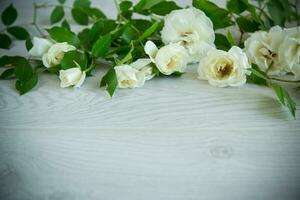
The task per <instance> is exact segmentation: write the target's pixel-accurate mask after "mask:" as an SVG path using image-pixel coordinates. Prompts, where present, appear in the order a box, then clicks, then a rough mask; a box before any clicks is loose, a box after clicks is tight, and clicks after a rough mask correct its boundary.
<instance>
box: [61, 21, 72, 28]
mask: <svg viewBox="0 0 300 200" xmlns="http://www.w3.org/2000/svg"><path fill="white" fill-rule="evenodd" d="M61 27H63V28H65V29H67V30H69V31H71V27H70V24H69V23H68V22H67V20H64V21H63V22H62V23H61Z"/></svg>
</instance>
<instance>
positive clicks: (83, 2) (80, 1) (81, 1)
mask: <svg viewBox="0 0 300 200" xmlns="http://www.w3.org/2000/svg"><path fill="white" fill-rule="evenodd" d="M90 5H91V2H90V1H89V0H75V1H74V3H73V7H75V8H81V9H87V8H89V7H90Z"/></svg>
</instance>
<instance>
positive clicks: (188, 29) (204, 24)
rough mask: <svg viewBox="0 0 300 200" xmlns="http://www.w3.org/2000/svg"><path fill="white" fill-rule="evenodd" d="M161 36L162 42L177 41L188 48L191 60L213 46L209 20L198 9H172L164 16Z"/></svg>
mask: <svg viewBox="0 0 300 200" xmlns="http://www.w3.org/2000/svg"><path fill="white" fill-rule="evenodd" d="M164 20H165V23H164V27H163V29H162V31H161V38H162V41H163V42H164V44H170V43H179V44H180V45H182V46H183V47H185V48H186V49H187V50H188V53H189V54H190V56H191V58H192V59H191V61H198V60H199V58H201V57H202V56H203V55H205V54H206V52H207V48H209V49H210V48H211V47H214V40H215V33H214V30H213V23H212V22H211V20H210V19H209V18H208V17H207V16H206V15H205V13H204V12H202V11H201V10H199V9H196V8H187V9H181V10H174V11H172V12H171V13H170V14H168V15H167V16H166V17H165V19H164Z"/></svg>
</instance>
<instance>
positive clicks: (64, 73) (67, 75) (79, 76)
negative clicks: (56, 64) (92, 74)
mask: <svg viewBox="0 0 300 200" xmlns="http://www.w3.org/2000/svg"><path fill="white" fill-rule="evenodd" d="M85 77H86V73H85V71H81V69H80V67H74V68H70V69H66V70H60V71H59V79H60V81H61V82H60V87H62V88H65V87H70V86H74V87H80V86H81V85H82V83H83V82H84V80H85Z"/></svg>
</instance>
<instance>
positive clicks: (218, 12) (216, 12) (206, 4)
mask: <svg viewBox="0 0 300 200" xmlns="http://www.w3.org/2000/svg"><path fill="white" fill-rule="evenodd" d="M193 6H194V7H195V8H198V9H200V10H202V11H203V12H204V13H205V14H206V15H207V16H208V17H209V18H210V19H211V21H212V22H213V24H214V29H220V28H224V27H228V26H230V25H232V21H231V20H230V17H229V12H228V11H227V10H225V9H223V8H220V7H218V6H217V5H216V4H214V3H212V2H210V1H207V0H193Z"/></svg>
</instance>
